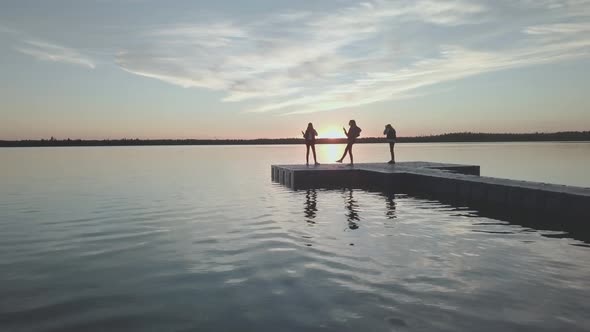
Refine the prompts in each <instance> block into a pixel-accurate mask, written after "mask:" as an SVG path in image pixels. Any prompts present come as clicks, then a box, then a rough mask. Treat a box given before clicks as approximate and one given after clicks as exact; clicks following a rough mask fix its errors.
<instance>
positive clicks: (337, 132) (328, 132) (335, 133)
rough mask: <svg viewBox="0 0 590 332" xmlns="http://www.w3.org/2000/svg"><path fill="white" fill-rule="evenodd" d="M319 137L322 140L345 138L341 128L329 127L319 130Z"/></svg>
mask: <svg viewBox="0 0 590 332" xmlns="http://www.w3.org/2000/svg"><path fill="white" fill-rule="evenodd" d="M318 136H319V137H320V138H344V137H346V136H344V132H343V131H342V128H339V127H328V128H323V129H321V130H318Z"/></svg>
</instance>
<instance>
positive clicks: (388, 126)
mask: <svg viewBox="0 0 590 332" xmlns="http://www.w3.org/2000/svg"><path fill="white" fill-rule="evenodd" d="M385 127H387V128H393V127H392V126H391V124H390V123H389V124H387V125H386V126H385Z"/></svg>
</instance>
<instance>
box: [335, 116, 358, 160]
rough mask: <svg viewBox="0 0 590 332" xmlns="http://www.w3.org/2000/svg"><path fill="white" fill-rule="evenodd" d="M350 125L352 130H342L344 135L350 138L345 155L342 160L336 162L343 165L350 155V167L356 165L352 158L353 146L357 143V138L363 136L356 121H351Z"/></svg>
mask: <svg viewBox="0 0 590 332" xmlns="http://www.w3.org/2000/svg"><path fill="white" fill-rule="evenodd" d="M348 125H349V126H350V128H349V129H348V131H346V128H342V129H343V130H344V135H346V137H347V138H348V144H346V148H345V149H344V154H343V155H342V158H340V159H338V160H336V162H338V163H341V162H342V160H343V159H344V157H346V154H347V153H349V154H350V166H352V165H354V159H353V157H352V145H353V144H354V142H355V141H356V138H357V137H359V136H360V135H361V128H359V127H357V125H356V121H354V120H350V121H348Z"/></svg>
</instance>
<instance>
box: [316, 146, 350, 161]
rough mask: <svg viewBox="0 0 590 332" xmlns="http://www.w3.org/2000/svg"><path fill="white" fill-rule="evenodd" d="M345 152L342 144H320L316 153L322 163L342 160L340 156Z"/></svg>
mask: <svg viewBox="0 0 590 332" xmlns="http://www.w3.org/2000/svg"><path fill="white" fill-rule="evenodd" d="M343 151H344V147H343V145H342V144H318V145H316V152H317V156H318V160H319V161H320V163H321V162H322V161H323V162H324V163H331V162H334V161H335V160H336V159H339V158H340V155H341V154H342V152H343Z"/></svg>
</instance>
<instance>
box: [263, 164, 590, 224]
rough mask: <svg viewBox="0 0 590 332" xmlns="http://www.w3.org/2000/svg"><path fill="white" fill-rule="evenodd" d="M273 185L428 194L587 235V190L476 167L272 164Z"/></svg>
mask: <svg viewBox="0 0 590 332" xmlns="http://www.w3.org/2000/svg"><path fill="white" fill-rule="evenodd" d="M271 171H272V172H271V173H272V174H271V177H272V181H274V182H277V183H280V184H282V185H285V186H287V187H289V188H291V189H293V190H299V189H307V188H367V189H375V190H382V191H386V192H394V193H404V194H409V195H415V196H428V197H432V198H435V199H438V200H441V201H444V202H449V203H451V204H454V205H460V206H467V207H472V208H476V209H479V210H483V211H490V212H493V213H494V214H495V215H502V216H518V217H526V218H527V219H528V220H531V221H532V223H539V224H550V225H551V226H560V227H561V228H564V229H567V230H569V231H584V232H588V231H590V188H582V187H573V186H565V185H556V184H547V183H538V182H530V181H518V180H509V179H500V178H492V177H483V176H480V167H479V166H476V165H457V164H444V163H431V162H401V163H397V164H385V163H370V164H355V165H354V166H347V165H342V164H327V165H320V166H305V165H273V166H271Z"/></svg>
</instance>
